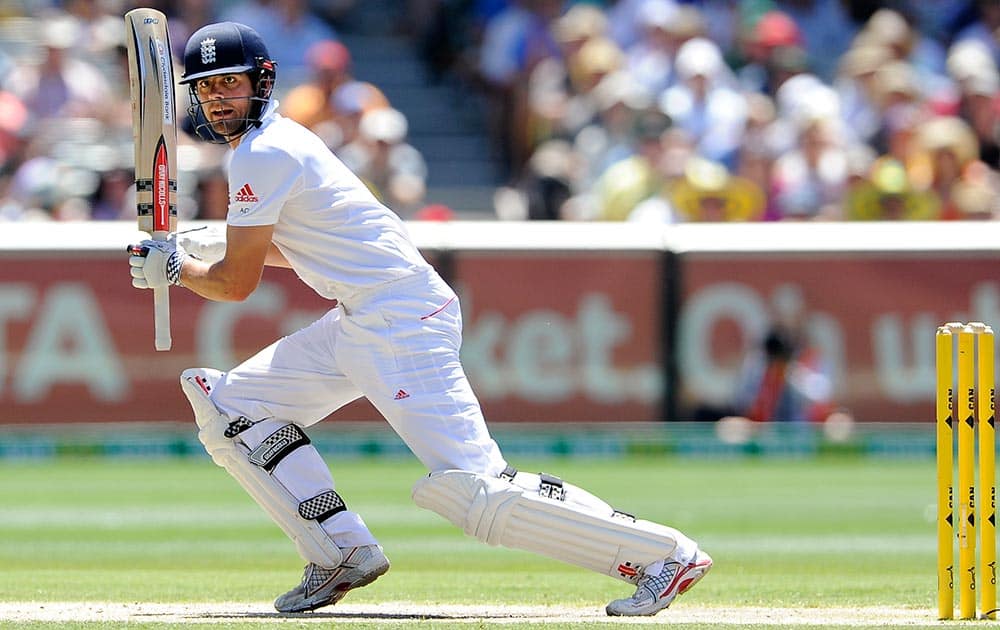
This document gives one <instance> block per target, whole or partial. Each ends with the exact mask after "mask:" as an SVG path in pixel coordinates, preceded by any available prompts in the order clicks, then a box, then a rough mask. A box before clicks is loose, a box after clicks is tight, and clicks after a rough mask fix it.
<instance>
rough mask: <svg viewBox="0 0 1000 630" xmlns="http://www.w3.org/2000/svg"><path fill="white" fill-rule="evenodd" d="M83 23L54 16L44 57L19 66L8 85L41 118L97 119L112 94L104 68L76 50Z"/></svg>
mask: <svg viewBox="0 0 1000 630" xmlns="http://www.w3.org/2000/svg"><path fill="white" fill-rule="evenodd" d="M78 33H79V25H78V24H77V22H76V21H75V20H73V19H71V18H61V19H51V20H48V21H46V22H45V23H44V25H43V29H42V46H43V50H42V57H41V61H40V62H39V63H37V64H35V65H27V64H22V65H20V66H18V67H16V68H15V69H14V70H13V72H12V75H11V76H10V77H9V78H8V79H7V80H6V81H5V85H6V86H7V87H8V88H9V89H11V90H13V91H14V93H15V94H16V95H17V96H18V97H19V98H20V99H21V100H22V101H23V102H24V104H25V105H27V107H28V108H29V109H30V110H31V112H32V114H33V115H35V116H36V117H38V118H40V119H45V118H55V117H58V116H68V117H73V116H78V117H92V118H96V117H99V116H100V115H101V113H102V112H103V111H104V109H105V107H106V106H107V105H110V103H109V96H110V94H111V93H112V91H111V85H110V84H109V83H108V81H107V79H106V78H105V76H104V75H103V74H102V73H101V71H100V70H99V69H98V68H97V67H96V66H94V65H93V64H92V63H90V62H88V61H85V60H84V59H82V58H81V57H79V56H76V55H74V54H73V52H72V47H73V45H74V44H75V42H76V41H77V36H78Z"/></svg>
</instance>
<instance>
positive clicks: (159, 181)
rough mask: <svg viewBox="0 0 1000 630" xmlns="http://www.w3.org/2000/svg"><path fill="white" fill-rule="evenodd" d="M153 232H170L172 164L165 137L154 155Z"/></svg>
mask: <svg viewBox="0 0 1000 630" xmlns="http://www.w3.org/2000/svg"><path fill="white" fill-rule="evenodd" d="M153 231H155V232H169V231H170V162H169V160H168V159H167V145H166V144H165V143H164V142H163V136H160V140H159V142H157V143H156V152H155V153H154V154H153Z"/></svg>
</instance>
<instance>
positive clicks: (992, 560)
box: [973, 324, 997, 619]
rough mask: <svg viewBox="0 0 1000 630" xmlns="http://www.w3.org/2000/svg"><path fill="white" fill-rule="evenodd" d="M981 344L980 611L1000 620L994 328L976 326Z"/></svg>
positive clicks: (979, 415) (979, 406) (984, 615)
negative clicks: (998, 611)
mask: <svg viewBox="0 0 1000 630" xmlns="http://www.w3.org/2000/svg"><path fill="white" fill-rule="evenodd" d="M973 329H974V330H975V331H976V337H977V341H978V348H977V352H978V360H977V366H978V372H979V375H978V381H979V383H978V385H979V387H978V390H979V401H978V422H979V502H980V503H979V539H980V542H981V546H980V549H981V551H980V556H979V567H980V571H981V580H980V595H979V597H980V598H981V601H980V605H979V607H980V610H981V611H982V616H983V617H984V618H987V619H996V608H997V539H996V503H997V501H996V495H997V486H996V420H995V418H994V407H995V402H994V400H995V390H996V383H995V377H994V373H993V372H994V361H995V358H994V356H993V352H994V336H993V329H992V328H990V327H989V326H986V325H983V324H974V325H973Z"/></svg>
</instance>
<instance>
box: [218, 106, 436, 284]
mask: <svg viewBox="0 0 1000 630" xmlns="http://www.w3.org/2000/svg"><path fill="white" fill-rule="evenodd" d="M226 222H227V223H228V224H229V225H233V226H260V225H273V226H274V236H273V239H272V240H273V242H274V244H275V245H276V246H277V247H278V249H279V250H280V251H281V253H282V254H283V255H284V256H285V258H286V259H287V260H288V262H289V264H290V265H291V266H292V269H294V270H295V273H296V274H298V276H299V277H300V278H301V279H302V281H303V282H305V283H306V284H307V285H309V286H310V287H312V288H313V289H314V290H315V291H316V292H317V293H318V294H320V295H321V296H323V297H325V298H329V299H345V298H348V297H350V296H351V295H354V294H356V293H358V292H359V291H366V290H369V289H372V288H374V287H376V286H378V285H380V284H382V283H385V282H388V281H391V280H395V279H398V278H402V277H404V276H408V275H411V274H413V273H416V272H418V271H421V270H424V269H427V268H428V267H429V265H428V263H427V262H426V261H425V260H424V259H423V257H422V256H421V254H420V252H419V251H418V250H417V248H416V246H414V245H413V243H412V242H411V241H410V238H409V236H408V234H407V232H406V227H405V226H404V225H403V222H402V220H401V219H400V218H399V217H398V216H397V215H396V214H395V213H394V212H392V211H391V210H389V209H388V208H386V207H385V206H384V205H382V204H381V203H380V202H379V201H378V200H377V199H376V198H375V196H374V195H373V194H372V193H371V192H370V191H369V190H368V188H367V187H366V186H365V185H364V184H363V183H362V182H361V180H360V179H358V178H357V177H356V176H355V175H354V173H352V172H351V171H350V170H349V169H348V168H347V167H346V166H344V164H343V163H342V162H341V161H340V160H339V159H338V158H337V157H336V156H335V155H334V154H333V152H332V151H330V149H329V148H327V146H326V145H325V144H324V143H323V141H322V140H320V138H319V137H318V136H317V135H316V134H314V133H312V132H311V131H309V130H308V129H306V128H305V127H303V126H302V125H300V124H298V123H297V122H295V121H293V120H291V119H288V118H285V117H284V116H282V115H280V114H278V113H277V101H272V102H271V103H269V104H268V106H267V109H266V110H265V112H264V116H263V119H262V124H261V126H260V127H259V128H257V129H253V130H252V131H250V132H249V133H248V134H247V135H245V136H244V137H243V140H242V141H241V142H240V144H239V146H238V147H236V149H235V150H234V151H233V154H232V159H231V161H230V165H229V213H228V215H227V217H226Z"/></svg>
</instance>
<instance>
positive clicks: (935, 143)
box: [907, 116, 998, 220]
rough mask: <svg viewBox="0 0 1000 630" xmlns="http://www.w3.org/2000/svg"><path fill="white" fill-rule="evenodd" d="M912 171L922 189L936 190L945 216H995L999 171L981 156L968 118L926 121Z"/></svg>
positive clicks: (917, 138) (909, 166) (910, 163)
mask: <svg viewBox="0 0 1000 630" xmlns="http://www.w3.org/2000/svg"><path fill="white" fill-rule="evenodd" d="M914 141H915V143H914V148H915V151H914V152H913V153H912V154H911V156H910V160H909V161H908V163H907V170H908V173H909V175H910V177H911V179H912V181H913V182H914V184H915V186H916V187H917V188H918V189H919V190H926V191H930V192H932V193H934V194H935V195H936V196H937V198H938V199H939V201H940V204H941V213H940V217H941V219H943V220H955V219H970V218H975V219H983V218H994V217H995V215H996V203H997V202H996V200H997V194H998V189H997V182H996V173H995V172H991V171H990V170H989V167H987V166H986V165H985V164H984V163H983V162H981V161H980V160H979V143H978V142H977V141H976V136H975V133H973V131H972V128H971V127H970V126H969V124H968V123H967V122H965V121H964V120H962V119H961V118H958V117H954V116H940V117H935V118H931V119H930V120H928V121H926V122H924V123H922V124H921V125H920V126H919V127H918V128H917V131H916V136H915V138H914Z"/></svg>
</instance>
